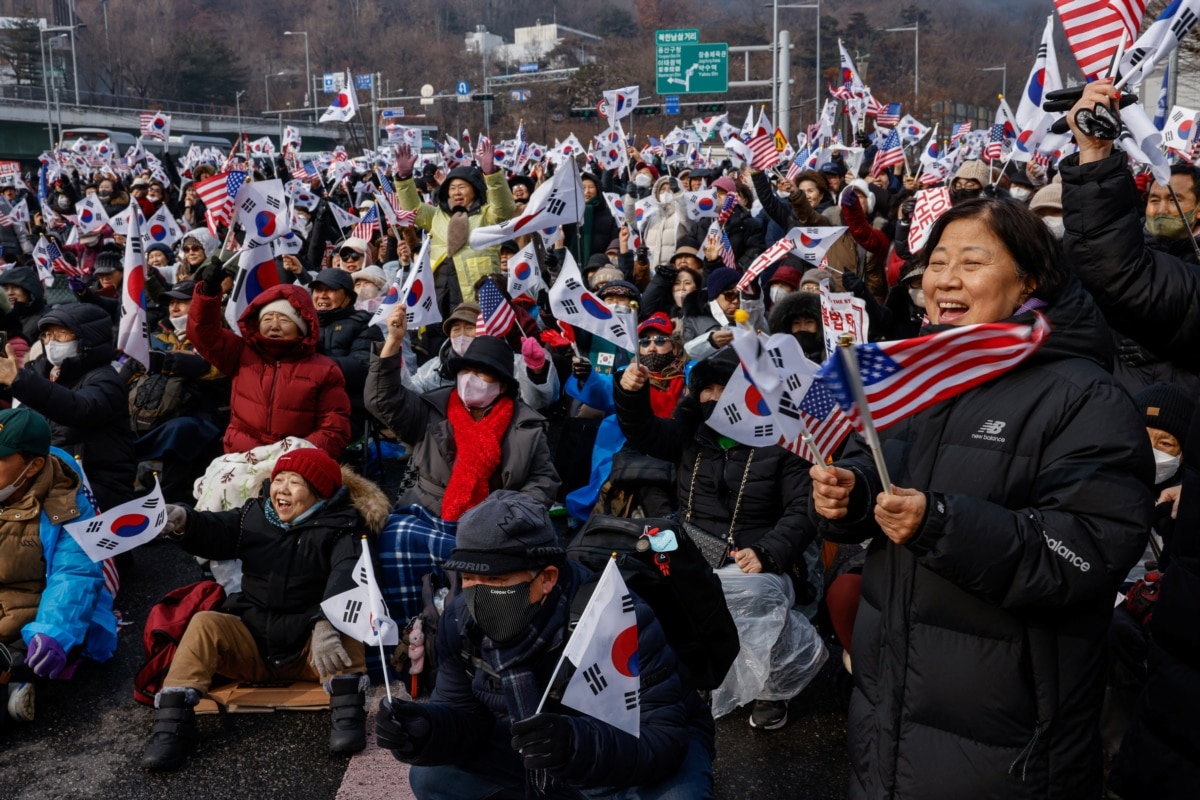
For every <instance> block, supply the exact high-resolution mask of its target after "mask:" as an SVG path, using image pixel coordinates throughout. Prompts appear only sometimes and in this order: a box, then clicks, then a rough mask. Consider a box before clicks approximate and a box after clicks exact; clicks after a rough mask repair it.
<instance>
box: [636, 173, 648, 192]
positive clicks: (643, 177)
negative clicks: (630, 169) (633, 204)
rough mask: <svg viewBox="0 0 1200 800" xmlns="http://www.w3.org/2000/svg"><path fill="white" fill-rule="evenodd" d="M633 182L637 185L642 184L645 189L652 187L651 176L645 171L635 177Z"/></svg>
mask: <svg viewBox="0 0 1200 800" xmlns="http://www.w3.org/2000/svg"><path fill="white" fill-rule="evenodd" d="M633 182H634V184H635V185H637V186H640V187H642V188H643V189H647V188H649V187H650V176H649V175H647V174H645V173H644V172H643V173H639V174H638V176H637V177H636V178H634V179H633Z"/></svg>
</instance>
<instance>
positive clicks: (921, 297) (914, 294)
mask: <svg viewBox="0 0 1200 800" xmlns="http://www.w3.org/2000/svg"><path fill="white" fill-rule="evenodd" d="M908 296H909V297H910V298H912V301H913V305H914V306H916V307H917V308H924V307H925V290H924V289H909V290H908Z"/></svg>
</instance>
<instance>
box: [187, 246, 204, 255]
mask: <svg viewBox="0 0 1200 800" xmlns="http://www.w3.org/2000/svg"><path fill="white" fill-rule="evenodd" d="M183 252H185V253H203V252H204V248H203V247H201V246H200V245H198V244H185V245H184V246H183Z"/></svg>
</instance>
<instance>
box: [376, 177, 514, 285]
mask: <svg viewBox="0 0 1200 800" xmlns="http://www.w3.org/2000/svg"><path fill="white" fill-rule="evenodd" d="M447 180H449V178H447ZM483 182H484V184H485V186H486V187H487V198H486V201H485V202H484V203H483V204H482V205H481V206H480V207H479V210H478V211H477V212H473V213H472V214H471V216H470V218H469V220H468V222H467V227H468V229H469V230H472V231H473V230H475V229H476V228H480V227H483V226H486V225H497V224H499V223H501V222H503V221H505V220H507V219H511V218H512V217H513V216H514V215H515V214H516V213H517V205H516V201H514V200H513V196H512V191H511V190H510V189H509V188H508V180H507V179H506V178H505V176H504V171H503V170H499V169H498V170H496V171H495V172H493V173H492V174H491V175H484V176H483ZM396 200H397V201H398V202H399V204H400V207H401V208H402V209H404V210H405V211H416V212H417V221H416V224H417V227H419V228H424V229H425V230H427V231H429V235H430V236H431V237H433V241H432V242H431V243H430V245H429V262H430V264H431V265H432V266H433V271H434V272H435V273H436V272H437V270H438V268H439V267H441V265H442V264H443V263H444V262H445V261H446V259H447V257H448V256H449V257H450V258H451V259H452V260H453V263H454V265H455V267H456V268H457V270H458V283H459V287H460V288H461V289H462V297H463V301H464V302H474V301H475V288H474V287H475V282H476V281H477V280H479V279H480V278H482V277H483V276H484V275H491V274H493V273H497V272H499V271H500V246H499V245H494V246H492V247H485V248H483V249H482V250H473V249H471V245H470V243H467V244H464V245H463V246H462V248H461V249H460V250H459V251H458V252H457V253H447V252H446V231H447V229H448V227H449V225H450V214H449V213H448V212H447V211H446V209H445V208H444V207H441V206H431V205H429V204H428V203H422V202H421V198H420V196H419V195H418V194H417V186H416V184H415V183H414V182H413V179H412V178H409V179H407V180H403V181H400V182H399V183H397V184H396Z"/></svg>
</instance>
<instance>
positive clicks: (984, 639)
mask: <svg viewBox="0 0 1200 800" xmlns="http://www.w3.org/2000/svg"><path fill="white" fill-rule="evenodd" d="M1045 312H1046V315H1047V317H1048V318H1049V320H1050V323H1051V325H1052V332H1051V334H1050V336H1049V337H1048V339H1047V340H1046V342H1045V344H1044V345H1043V346H1042V348H1041V349H1040V350H1038V351H1037V352H1036V353H1035V354H1034V355H1033V356H1032V357H1031V358H1029V359H1028V360H1027V361H1025V362H1024V363H1022V364H1021V365H1019V366H1018V367H1016V368H1015V369H1013V370H1012V371H1011V372H1008V373H1007V374H1005V375H1002V376H1001V377H999V378H996V379H995V380H993V381H991V382H989V383H986V384H984V385H982V386H979V387H976V388H975V389H971V390H969V391H967V392H964V393H963V394H961V395H959V396H957V397H955V398H952V399H950V400H946V401H944V402H941V403H938V404H937V405H934V406H932V407H931V408H928V409H926V410H925V411H922V412H920V413H919V414H916V415H914V416H912V417H910V418H908V419H906V420H904V421H902V422H900V423H898V424H896V425H895V426H893V427H892V428H889V429H888V430H886V431H884V432H882V434H881V435H882V437H883V440H884V441H883V448H884V454H885V457H886V461H887V467H888V471H889V473H890V475H891V480H892V483H893V484H894V485H896V486H900V487H906V488H913V489H918V490H922V491H924V492H926V500H927V517H926V519H925V522H924V523H923V525H922V527H921V528H920V529H919V530H918V531H917V533H916V535H915V536H914V537H913V538H912V539H911V540H910V541H909V542H908V543H907V544H905V545H896V544H893V543H892V542H891V541H890V540H889V539H888V538H887V537H886V536H884V535H883V534H882V532H881V531H880V529H879V527H878V525H876V524H875V519H874V513H873V508H874V498H875V496H876V494H877V493H878V492H879V490H880V481H879V477H878V473H877V471H876V470H875V467H874V464H873V462H872V459H871V455H870V453H869V451H868V450H867V448H866V447H865V446H864V445H863V443H862V440H861V439H859V438H858V437H857V436H854V437H852V439H851V442H850V443H849V445H848V446H847V451H846V456H845V458H844V459H843V460H842V461H839V462H838V466H840V467H844V468H847V469H851V470H853V471H854V472H855V473H856V474H857V476H858V480H856V483H855V488H854V491H853V492H852V494H851V505H850V508H849V511H848V514H847V516H846V517H845V518H844V519H842V520H839V521H838V523H837V524H834V523H830V522H828V521H824V520H822V521H821V525H820V529H821V532H822V533H823V534H824V535H825V536H826V537H827V538H829V539H832V540H836V541H840V542H860V541H863V540H865V539H868V538H870V539H871V543H870V545H869V548H868V551H867V560H866V565H865V568H864V570H863V583H862V602H861V604H860V605H859V609H858V616H857V619H856V620H855V624H854V640H853V644H852V656H853V665H854V684H855V691H854V695H853V698H852V700H851V704H850V714H849V744H850V756H851V761H852V774H851V783H850V797H852V798H905V800H912V799H913V798H948V799H949V798H968V797H969V798H997V799H998V800H999V799H1001V798H1003V800H1019V799H1020V798H1055V799H1056V800H1061V799H1062V798H1081V799H1082V798H1089V799H1091V798H1096V797H1099V796H1100V791H1101V789H1100V787H1101V779H1102V765H1101V751H1100V739H1099V732H1098V723H1099V715H1100V705H1101V701H1102V699H1103V696H1104V680H1105V657H1104V650H1105V634H1106V631H1107V629H1108V625H1109V621H1110V619H1111V617H1112V609H1113V597H1114V596H1115V593H1116V588H1117V585H1118V584H1119V583H1120V581H1121V580H1122V579H1123V578H1124V577H1125V575H1126V573H1127V571H1128V570H1129V568H1130V567H1131V566H1132V565H1133V564H1134V562H1136V561H1137V559H1138V557H1139V556H1140V555H1141V553H1142V549H1143V547H1144V546H1145V542H1146V531H1147V530H1148V526H1149V523H1150V512H1151V502H1152V501H1151V495H1150V490H1149V486H1150V484H1151V482H1152V480H1153V475H1154V470H1153V469H1152V463H1151V454H1150V446H1149V439H1148V438H1147V436H1146V432H1145V430H1144V428H1143V427H1142V422H1141V418H1140V416H1139V415H1138V414H1137V412H1136V411H1135V409H1134V407H1133V404H1132V403H1131V402H1130V400H1129V397H1128V395H1127V394H1126V393H1125V392H1124V391H1123V390H1122V389H1121V387H1120V386H1119V385H1117V383H1116V382H1115V380H1114V379H1113V378H1112V376H1111V375H1110V374H1109V372H1108V371H1107V369H1106V367H1107V366H1108V364H1109V363H1111V356H1108V357H1107V358H1106V357H1104V356H1102V355H1100V354H1109V353H1111V349H1110V334H1109V330H1108V328H1107V327H1106V326H1105V325H1104V322H1103V319H1102V318H1101V316H1100V313H1099V311H1098V310H1097V309H1096V307H1095V304H1094V303H1093V302H1092V300H1091V298H1089V297H1088V296H1087V294H1086V293H1085V292H1084V291H1083V290H1082V288H1080V286H1079V285H1078V283H1077V282H1075V281H1072V282H1071V284H1070V285H1069V286H1068V287H1066V288H1065V289H1064V291H1063V293H1062V295H1061V296H1060V297H1059V299H1058V300H1057V301H1056V302H1055V303H1053V304H1052V305H1051V306H1050V307H1048V308H1047V309H1046V310H1045ZM1013 321H1016V322H1022V323H1026V324H1031V323H1032V322H1033V314H1032V313H1026V314H1022V315H1020V316H1018V317H1015V318H1013ZM814 516H815V512H814ZM872 537H873V538H872Z"/></svg>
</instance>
